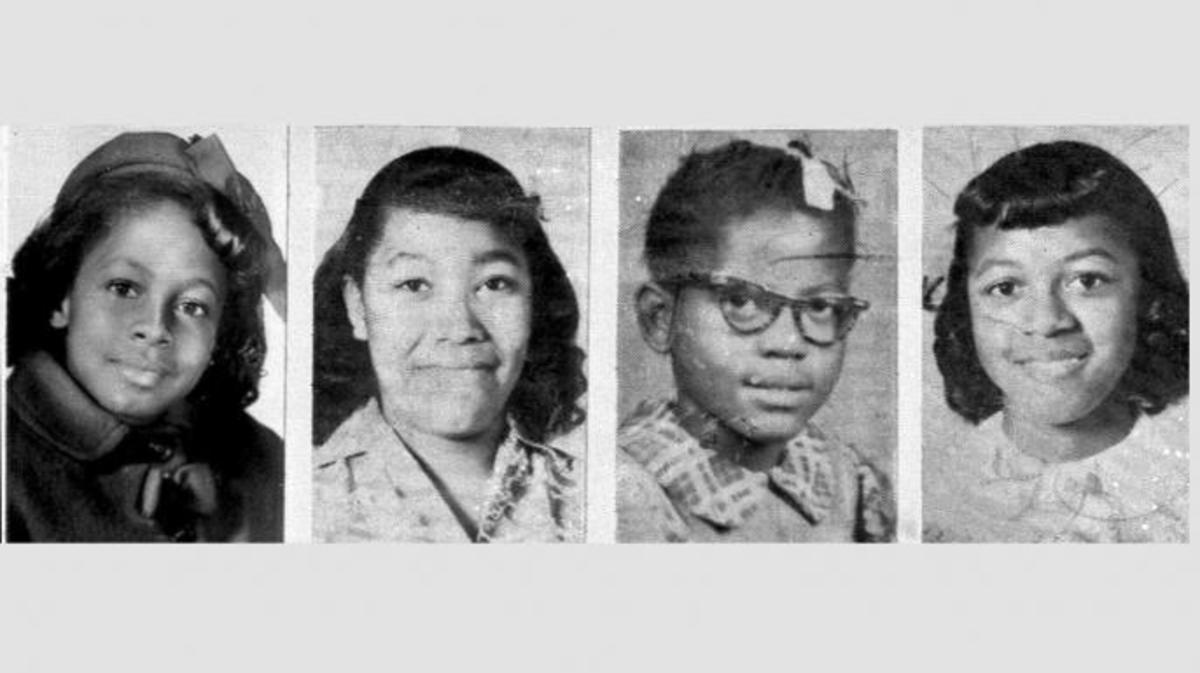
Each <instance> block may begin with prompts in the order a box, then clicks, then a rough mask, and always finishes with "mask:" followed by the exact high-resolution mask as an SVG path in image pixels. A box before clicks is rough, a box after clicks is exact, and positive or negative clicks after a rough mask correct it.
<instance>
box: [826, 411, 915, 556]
mask: <svg viewBox="0 0 1200 673" xmlns="http://www.w3.org/2000/svg"><path fill="white" fill-rule="evenodd" d="M809 434H810V436H813V437H816V438H818V439H819V440H820V441H823V442H824V443H825V446H826V451H828V452H829V453H830V454H831V455H832V457H833V459H834V461H835V463H836V465H837V467H836V468H835V469H836V470H837V471H838V473H839V474H840V475H841V478H842V483H843V484H844V488H845V491H846V493H847V496H846V497H847V498H848V501H849V502H848V503H847V504H849V505H850V506H851V508H852V510H853V517H854V520H855V531H854V537H855V539H856V540H858V541H860V542H888V541H891V540H893V539H894V538H895V532H896V502H895V492H894V490H893V489H892V482H891V478H890V477H889V476H888V473H887V472H886V471H885V470H883V469H882V468H881V467H880V466H879V465H878V464H877V462H876V460H875V459H873V458H872V457H869V456H868V455H866V453H865V452H863V451H862V450H861V449H859V448H858V447H857V446H855V445H854V444H851V443H848V442H843V441H840V440H838V439H836V438H830V437H826V436H825V435H824V434H823V433H822V432H821V431H820V430H817V429H816V428H810V430H809Z"/></svg>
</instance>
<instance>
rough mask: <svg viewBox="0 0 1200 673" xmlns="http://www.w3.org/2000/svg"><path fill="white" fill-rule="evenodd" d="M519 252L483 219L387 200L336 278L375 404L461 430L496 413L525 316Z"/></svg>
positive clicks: (402, 417) (526, 292)
mask: <svg viewBox="0 0 1200 673" xmlns="http://www.w3.org/2000/svg"><path fill="white" fill-rule="evenodd" d="M532 291H533V287H532V281H531V278H530V273H529V263H528V261H527V260H526V258H525V254H524V253H523V252H522V251H521V250H520V248H518V247H517V246H515V245H513V244H512V243H511V242H510V241H508V240H507V239H506V238H505V237H504V236H502V235H501V234H500V233H499V232H498V231H496V228H495V227H493V226H492V225H490V224H488V223H486V222H477V221H472V220H464V219H460V218H457V217H453V216H450V215H444V214H434V213H418V212H414V211H411V210H404V209H401V210H395V211H393V212H392V213H391V214H390V215H389V216H388V219H387V221H386V222H385V223H384V225H383V232H382V234H381V236H380V240H379V242H378V244H376V246H375V249H374V250H372V251H371V253H370V255H369V256H368V257H367V263H366V269H365V272H364V274H363V282H362V286H361V287H359V286H358V285H356V284H355V283H354V282H353V280H347V281H346V284H345V292H346V294H345V299H346V307H347V310H348V312H349V319H350V322H351V325H353V327H354V334H355V337H357V338H358V339H365V340H366V341H367V345H368V349H369V351H370V353H371V364H372V367H373V368H374V370H375V376H376V379H377V380H378V382H379V389H380V395H381V401H382V403H383V409H384V412H385V413H386V414H387V415H388V419H389V420H391V421H392V422H393V423H396V422H400V423H403V424H405V425H408V426H410V427H412V428H413V429H415V430H417V431H420V432H424V433H427V434H430V435H434V436H438V437H444V438H450V439H468V438H471V437H474V436H477V435H479V434H481V433H484V432H487V431H490V430H494V429H495V428H496V427H498V425H499V424H501V423H503V421H504V411H505V408H506V405H507V403H508V398H509V396H510V395H511V394H512V391H513V388H515V387H516V385H517V381H518V380H519V379H520V376H521V370H522V369H523V367H524V366H525V354H526V350H527V347H528V343H529V332H530V321H531V319H532Z"/></svg>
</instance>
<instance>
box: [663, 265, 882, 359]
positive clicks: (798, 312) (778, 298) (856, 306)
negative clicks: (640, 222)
mask: <svg viewBox="0 0 1200 673" xmlns="http://www.w3.org/2000/svg"><path fill="white" fill-rule="evenodd" d="M659 285H663V286H665V287H676V288H682V287H685V286H692V287H703V288H705V289H708V290H715V291H716V292H717V295H718V296H717V305H718V307H719V308H720V310H721V317H722V318H724V319H725V323H726V324H728V325H729V327H730V329H732V330H733V331H735V332H737V333H738V334H743V335H747V336H749V335H754V334H760V333H762V332H765V331H766V330H768V329H770V328H771V326H772V325H774V324H775V321H776V320H779V314H780V313H782V312H783V307H784V306H786V307H788V308H790V309H791V310H792V323H793V324H794V325H795V326H796V331H797V332H799V333H800V336H801V337H803V338H804V340H805V341H806V342H808V343H810V344H812V345H814V346H821V347H829V346H832V345H834V344H836V343H838V342H839V341H844V340H845V339H846V337H847V336H849V334H850V332H851V331H853V330H854V326H855V324H857V323H858V316H859V315H861V314H862V313H863V312H864V311H866V310H867V309H869V308H871V303H870V302H868V301H867V300H865V299H859V298H858V297H853V296H845V297H811V298H796V297H789V296H787V295H785V294H780V293H778V292H775V291H774V290H771V289H769V288H767V287H764V286H763V285H760V284H758V283H755V282H753V281H749V280H746V279H745V278H739V277H737V276H732V275H727V274H710V273H688V274H683V275H679V276H672V277H671V278H667V279H665V280H661V281H659ZM734 285H740V286H743V287H746V288H748V289H750V290H752V291H753V292H754V293H756V294H755V296H754V298H753V299H752V301H754V302H755V303H757V304H759V305H760V306H761V305H762V304H761V303H760V302H759V301H758V300H759V299H760V298H763V297H765V298H766V299H767V302H766V306H765V308H766V312H767V313H768V314H769V315H770V316H771V319H770V320H768V321H767V322H766V323H765V324H764V325H763V326H762V327H758V328H754V329H744V328H742V327H739V326H738V325H737V324H735V323H734V321H733V320H731V319H730V318H729V313H728V311H726V309H725V302H724V300H723V298H722V297H721V296H720V293H721V291H722V290H725V289H727V288H729V287H731V286H734ZM819 303H824V304H832V305H834V306H835V307H839V306H840V307H844V308H846V309H847V310H848V314H847V315H848V317H847V318H846V325H845V327H844V328H842V329H841V330H838V329H836V328H835V329H834V334H835V337H834V339H833V340H832V341H817V340H815V339H813V338H812V337H811V336H809V335H808V334H807V333H805V331H804V325H803V322H802V316H803V314H804V313H805V311H806V310H808V309H810V308H812V307H813V306H814V305H816V304H819Z"/></svg>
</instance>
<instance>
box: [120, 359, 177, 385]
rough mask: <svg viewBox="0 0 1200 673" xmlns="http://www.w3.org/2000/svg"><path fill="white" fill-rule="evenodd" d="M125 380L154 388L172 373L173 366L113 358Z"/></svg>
mask: <svg viewBox="0 0 1200 673" xmlns="http://www.w3.org/2000/svg"><path fill="white" fill-rule="evenodd" d="M112 362H113V364H114V365H115V366H116V368H117V370H118V371H119V372H120V373H121V375H122V376H123V377H125V380H126V381H128V382H129V383H131V384H133V385H134V386H136V387H139V388H153V387H155V386H157V385H158V384H159V383H161V382H162V380H163V379H165V378H167V377H168V376H169V375H170V374H171V368H170V367H166V366H164V365H161V364H156V363H153V362H147V361H145V360H139V359H122V358H114V359H113V360H112Z"/></svg>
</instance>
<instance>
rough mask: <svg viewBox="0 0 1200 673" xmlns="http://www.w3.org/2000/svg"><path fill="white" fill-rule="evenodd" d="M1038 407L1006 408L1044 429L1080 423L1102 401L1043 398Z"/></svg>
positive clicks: (1092, 412) (1017, 406) (1102, 402)
mask: <svg viewBox="0 0 1200 673" xmlns="http://www.w3.org/2000/svg"><path fill="white" fill-rule="evenodd" d="M1040 401H1041V402H1042V403H1041V404H1038V405H1032V406H1030V405H1024V404H1017V405H1011V406H1008V409H1009V410H1010V411H1011V412H1015V413H1016V415H1018V416H1019V417H1020V418H1024V419H1026V420H1029V421H1032V422H1034V423H1036V424H1038V425H1042V426H1046V427H1057V426H1064V425H1071V424H1072V423H1077V422H1079V421H1082V420H1084V419H1086V418H1088V417H1089V416H1091V415H1092V414H1094V413H1096V411H1097V410H1098V409H1100V408H1101V407H1103V406H1104V400H1103V399H1100V400H1091V399H1078V398H1070V399H1056V398H1053V397H1044V398H1042V399H1041V400H1040Z"/></svg>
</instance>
